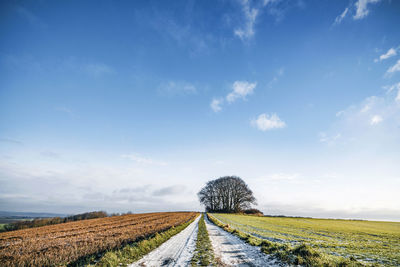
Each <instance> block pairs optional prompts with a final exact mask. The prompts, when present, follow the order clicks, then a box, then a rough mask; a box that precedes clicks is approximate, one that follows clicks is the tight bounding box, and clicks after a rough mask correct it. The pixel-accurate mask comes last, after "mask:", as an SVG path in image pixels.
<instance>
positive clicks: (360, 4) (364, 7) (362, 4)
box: [353, 0, 381, 19]
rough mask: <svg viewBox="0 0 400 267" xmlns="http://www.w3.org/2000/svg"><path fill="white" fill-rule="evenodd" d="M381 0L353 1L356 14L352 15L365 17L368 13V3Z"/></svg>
mask: <svg viewBox="0 0 400 267" xmlns="http://www.w3.org/2000/svg"><path fill="white" fill-rule="evenodd" d="M380 1H381V0H358V1H357V2H356V3H355V6H356V14H355V15H354V16H353V18H354V19H362V18H364V17H366V16H367V15H368V13H369V10H368V5H369V4H375V3H378V2H380Z"/></svg>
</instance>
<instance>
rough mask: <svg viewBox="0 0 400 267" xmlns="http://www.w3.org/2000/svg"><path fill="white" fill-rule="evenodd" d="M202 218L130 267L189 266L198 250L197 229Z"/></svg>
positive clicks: (198, 218)
mask: <svg viewBox="0 0 400 267" xmlns="http://www.w3.org/2000/svg"><path fill="white" fill-rule="evenodd" d="M200 217H201V216H198V217H197V218H196V220H195V221H194V222H192V223H191V224H190V225H189V226H188V227H186V228H185V229H184V230H183V231H182V232H180V233H179V234H177V235H175V236H173V237H171V238H170V239H169V240H168V241H166V242H165V243H164V244H162V245H161V246H159V247H158V248H156V249H155V250H153V251H152V252H150V253H149V254H147V255H146V256H144V257H143V258H142V259H140V260H138V261H137V262H134V263H132V264H131V265H129V266H130V267H136V266H140V267H144V266H146V267H152V266H154V267H155V266H189V265H190V260H191V259H192V256H193V252H194V250H195V248H196V239H197V227H198V223H199V220H200Z"/></svg>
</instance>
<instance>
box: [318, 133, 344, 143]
mask: <svg viewBox="0 0 400 267" xmlns="http://www.w3.org/2000/svg"><path fill="white" fill-rule="evenodd" d="M341 136H342V135H341V134H340V133H337V134H334V135H328V134H327V133H325V132H321V133H319V141H320V142H321V143H327V144H330V145H333V144H335V142H336V141H337V140H338V139H339V138H340V137H341Z"/></svg>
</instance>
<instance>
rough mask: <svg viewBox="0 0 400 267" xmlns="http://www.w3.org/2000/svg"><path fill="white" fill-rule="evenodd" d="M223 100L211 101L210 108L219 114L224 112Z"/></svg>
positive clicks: (214, 99)
mask: <svg viewBox="0 0 400 267" xmlns="http://www.w3.org/2000/svg"><path fill="white" fill-rule="evenodd" d="M223 101H224V100H223V99H220V98H213V100H212V101H211V104H210V107H211V109H212V110H213V111H214V112H219V111H221V110H222V107H221V105H222V103H223Z"/></svg>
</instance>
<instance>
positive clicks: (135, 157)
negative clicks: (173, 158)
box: [121, 153, 168, 166]
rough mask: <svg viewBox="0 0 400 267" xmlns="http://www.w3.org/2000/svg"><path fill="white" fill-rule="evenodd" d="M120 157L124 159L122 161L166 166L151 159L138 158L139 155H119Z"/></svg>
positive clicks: (164, 163)
mask: <svg viewBox="0 0 400 267" xmlns="http://www.w3.org/2000/svg"><path fill="white" fill-rule="evenodd" d="M121 157H122V158H124V159H128V160H132V161H135V162H137V163H140V164H148V165H160V166H166V165H168V164H167V163H166V162H164V161H157V160H153V159H151V158H147V157H143V156H140V155H139V154H136V153H132V154H124V155H121Z"/></svg>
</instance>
